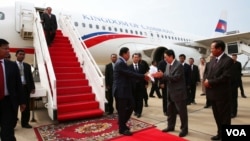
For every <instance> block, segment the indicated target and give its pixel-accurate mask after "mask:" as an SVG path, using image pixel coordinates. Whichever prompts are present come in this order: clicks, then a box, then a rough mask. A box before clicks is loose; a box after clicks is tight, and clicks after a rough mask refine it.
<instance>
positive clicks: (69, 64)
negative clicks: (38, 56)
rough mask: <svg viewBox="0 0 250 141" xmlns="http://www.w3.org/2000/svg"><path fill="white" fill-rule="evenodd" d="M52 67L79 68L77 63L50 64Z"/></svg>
mask: <svg viewBox="0 0 250 141" xmlns="http://www.w3.org/2000/svg"><path fill="white" fill-rule="evenodd" d="M52 64H53V66H55V67H80V63H79V62H70V61H65V62H62V61H60V62H55V61H53V62H52Z"/></svg>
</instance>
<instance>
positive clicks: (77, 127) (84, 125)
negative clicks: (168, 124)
mask: <svg viewBox="0 0 250 141" xmlns="http://www.w3.org/2000/svg"><path fill="white" fill-rule="evenodd" d="M117 119H118V117H117V115H116V114H114V115H109V116H103V117H101V118H91V119H84V120H75V121H68V122H60V123H57V124H50V125H43V126H40V127H35V128H34V131H35V133H36V136H37V140H38V141H80V140H81V141H162V140H165V141H167V140H168V141H186V140H185V139H182V138H179V137H178V136H175V135H171V134H168V133H163V132H161V131H160V130H158V129H156V128H155V126H154V125H152V124H149V123H145V122H143V121H140V120H137V119H134V118H130V120H129V122H128V123H127V125H128V126H129V127H130V131H131V132H133V136H129V137H128V136H124V135H121V134H119V132H118V124H117Z"/></svg>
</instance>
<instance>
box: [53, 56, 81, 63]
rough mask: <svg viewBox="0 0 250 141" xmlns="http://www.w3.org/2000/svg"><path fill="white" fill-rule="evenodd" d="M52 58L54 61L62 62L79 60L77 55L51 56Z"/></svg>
mask: <svg viewBox="0 0 250 141" xmlns="http://www.w3.org/2000/svg"><path fill="white" fill-rule="evenodd" d="M51 60H53V62H54V61H55V62H62V61H64V60H66V61H67V62H77V61H78V60H77V58H76V57H75V56H51Z"/></svg>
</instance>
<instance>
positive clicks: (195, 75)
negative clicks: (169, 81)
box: [188, 58, 200, 104]
mask: <svg viewBox="0 0 250 141" xmlns="http://www.w3.org/2000/svg"><path fill="white" fill-rule="evenodd" d="M188 61H189V65H190V68H191V71H190V97H188V100H189V101H188V103H193V104H196V102H195V93H196V86H197V85H198V82H200V73H199V69H198V66H197V65H195V64H194V58H189V60H188Z"/></svg>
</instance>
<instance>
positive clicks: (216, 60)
mask: <svg viewBox="0 0 250 141" xmlns="http://www.w3.org/2000/svg"><path fill="white" fill-rule="evenodd" d="M217 63H218V59H217V58H216V59H215V61H214V64H213V69H214V68H215V67H216V65H217Z"/></svg>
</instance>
